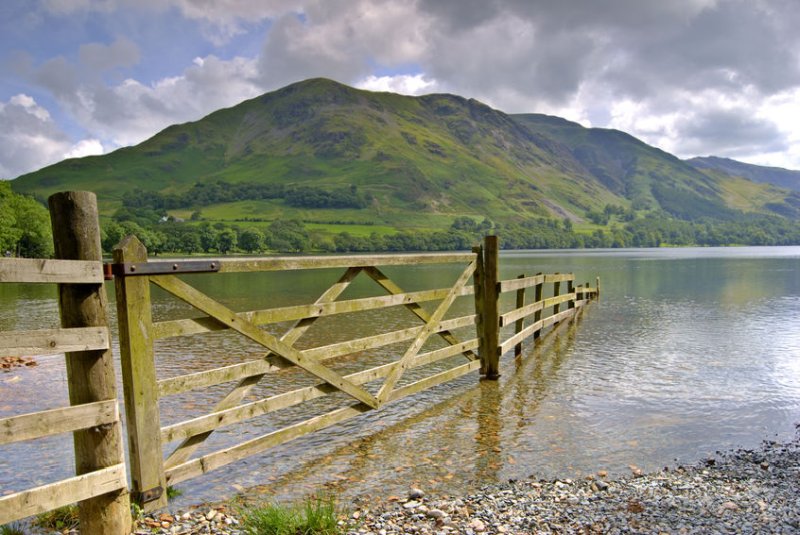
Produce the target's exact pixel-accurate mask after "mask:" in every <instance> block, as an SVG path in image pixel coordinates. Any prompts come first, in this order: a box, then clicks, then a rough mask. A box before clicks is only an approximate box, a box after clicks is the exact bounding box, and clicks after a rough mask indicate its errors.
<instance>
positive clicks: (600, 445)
mask: <svg viewBox="0 0 800 535" xmlns="http://www.w3.org/2000/svg"><path fill="white" fill-rule="evenodd" d="M387 271H391V275H392V277H393V278H396V280H397V281H398V282H399V283H400V284H401V285H402V286H404V287H405V288H407V289H410V290H413V289H419V288H428V287H434V286H437V285H438V286H442V285H447V284H448V283H449V282H450V281H452V280H453V279H454V278H455V277H456V276H457V268H446V267H441V266H425V267H418V268H412V269H408V268H405V270H404V269H400V268H396V269H393V270H389V269H387ZM536 272H574V273H575V274H576V276H577V280H578V281H592V284H594V282H593V281H594V278H595V276H599V277H600V278H601V281H602V297H601V299H600V301H599V302H597V303H593V304H591V305H590V306H589V307H588V308H587V309H586V310H585V312H584V313H583V315H582V316H581V318H580V319H579V321H578V322H577V324H568V325H562V326H561V327H560V328H559V329H558V330H557V331H556V332H554V333H552V334H551V335H549V336H547V337H546V338H545V339H544V340H543V341H542V343H541V344H539V345H538V346H537V347H536V348H534V347H533V345H532V344H531V343H528V344H527V345H526V347H525V352H524V357H525V358H524V359H523V360H521V361H515V360H514V359H513V357H510V356H508V355H507V356H506V357H504V359H503V362H502V368H501V372H502V376H501V377H500V380H499V381H482V382H479V381H478V378H477V376H476V375H468V376H466V377H464V378H462V379H460V380H458V381H456V382H454V383H449V384H446V385H444V386H440V387H438V388H436V389H434V390H432V391H429V392H426V393H423V394H420V395H417V396H412V397H411V398H408V399H405V400H402V401H400V402H398V403H395V404H392V405H389V406H387V407H385V408H383V409H381V410H380V411H377V412H374V413H369V414H366V415H364V416H363V417H359V418H356V419H354V420H350V421H348V422H346V423H345V424H343V425H340V426H336V427H333V428H330V429H327V430H323V431H320V432H317V433H314V434H312V435H309V436H306V437H303V438H301V439H298V440H295V441H293V442H289V443H287V444H285V445H282V446H279V447H277V448H274V449H272V450H268V451H267V452H265V453H263V454H261V455H258V456H255V457H252V458H249V459H247V460H245V461H241V462H238V463H235V464H233V465H230V466H229V467H226V468H223V469H220V470H217V471H215V472H212V473H210V474H208V475H206V476H203V477H201V478H198V479H195V480H191V481H188V482H185V483H182V484H180V485H179V488H180V489H181V490H183V491H184V494H183V496H181V497H179V498H178V499H177V502H176V503H177V505H181V504H190V503H196V502H199V501H203V500H215V499H218V498H222V497H230V496H232V495H234V494H236V493H237V492H239V491H241V490H244V489H251V490H252V491H254V492H255V491H260V492H264V493H266V494H267V495H271V496H276V497H277V498H279V499H284V500H290V499H295V498H299V497H301V496H303V495H304V494H308V493H311V492H334V493H337V494H339V495H341V496H344V497H353V496H356V495H381V496H388V495H391V494H398V495H399V494H403V493H404V492H405V491H406V490H407V489H408V487H410V486H412V485H413V486H420V487H422V488H424V489H426V490H428V491H433V492H440V493H459V492H464V491H467V490H469V489H470V488H473V487H476V486H479V485H481V484H484V483H492V482H499V481H504V480H508V479H518V478H524V477H529V476H533V477H536V478H539V477H542V478H551V477H581V476H584V475H587V474H590V473H595V472H597V471H598V470H606V471H608V472H610V473H612V474H615V473H616V474H623V473H627V472H629V471H630V466H631V465H633V466H636V467H639V468H641V469H644V470H653V469H659V468H661V467H663V466H674V465H676V464H680V463H691V462H694V461H697V460H700V459H702V458H704V457H707V456H709V455H713V453H714V452H715V451H716V450H723V449H730V448H734V447H755V446H757V445H758V444H759V443H760V442H761V441H762V440H787V439H790V438H792V437H793V436H794V433H795V424H796V423H797V422H800V248H798V247H778V248H721V249H715V248H712V249H708V248H705V249H691V248H687V249H652V250H650V249H643V250H613V251H611V250H591V251H544V252H531V251H522V252H508V253H503V254H502V255H501V276H502V278H513V277H516V276H517V275H519V274H522V273H525V274H528V275H531V274H534V273H536ZM337 276H338V273H335V272H330V273H328V272H324V273H315V272H303V273H294V274H289V275H281V276H276V275H272V277H273V278H266V279H264V278H258V277H263V276H262V275H251V274H248V275H216V276H195V278H194V279H192V282H193V283H195V284H197V285H198V286H200V287H201V288H202V289H204V290H205V291H208V293H209V294H211V295H217V296H220V297H221V296H225V297H224V298H222V300H223V301H225V302H226V304H228V305H229V306H231V307H232V308H235V309H236V310H248V309H253V308H266V307H270V306H281V305H286V304H292V303H305V302H310V301H311V300H313V299H315V298H316V297H317V296H318V295H319V293H320V292H321V291H323V290H324V289H325V288H326V287H327V285H328V284H330V283H331V282H333V280H335V278H336V277H337ZM368 286H369V285H368V284H366V283H364V284H356V285H355V286H354V288H352V290H348V292H349V293H348V295H347V296H349V297H352V296H356V295H366V294H367V293H368V292H369V289H368ZM111 293H112V294H113V291H112V292H111ZM259 295H260V296H261V298H260V300H259V298H258V296H259ZM264 296H266V302H265V299H264ZM509 297H511V298H513V296H509ZM153 300H154V314H155V315H156V317H159V318H165V317H176V316H177V317H186V316H188V315H190V314H191V312H190V311H189V310H188V307H186V306H184V305H181V304H179V303H176V302H175V301H174V300H171V299H169V298H168V297H166V296H165V295H163V294H161V293H158V292H156V293H154V297H153ZM256 301H258V302H256ZM469 308H470V303H469V299H468V298H465V299H462V300H461V302H460V303H458V306H457V311H456V312H455V313H458V312H461V313H468V312H469ZM402 312H403V311H402V310H400V311H390V312H384V313H383V314H384V315H382V316H379V317H378V318H375V317H374V316H373V317H372V319H370V320H368V321H367V320H363V319H362V320H356V319H354V318H352V317H344V318H338V319H332V318H331V319H330V321H326V322H320V324H319V325H315V326H314V329H312V330H310V331H309V333H308V335H309V336H308V338H307V339H306V337H304V338H303V339H302V340H303V341H304V343H305V344H307V345H308V346H313V345H320V344H321V343H330V342H334V341H337V340H343V339H347V338H351V337H353V336H365V335H367V334H370V332H367V331H369V330H370V329H373V330H374V331H373V332H379V331H381V330H382V331H388V330H393V329H395V328H402V327H405V326H411V325H413V323H403V321H406V319H407V318H405V317H404V316H402ZM57 323H58V321H57V305H56V302H55V289H54V288H53V287H50V286H32V285H8V284H5V285H0V329H1V330H8V329H34V328H45V327H50V326H53V327H55V326H57ZM276 332H280V328H277V327H276ZM461 335H462V338H467V337H468V333H463V332H462V333H461ZM194 338H197V340H191V339H189V338H175V339H171V340H166V341H163V342H161V343H160V344H159V347H158V358H159V362H158V367H159V373H160V374H161V375H162V376H164V377H169V376H172V375H176V374H179V373H186V372H187V371H195V370H198V369H204V368H210V367H216V366H220V365H223V364H227V363H233V362H240V361H242V360H247V359H249V358H253V356H252V351H253V350H254V349H255V348H254V347H253V346H252V345H248V344H244V343H242V342H241V339H240V337H236V336H232V335H230V334H223V333H213V334H210V335H205V336H203V337H194ZM190 340H191V341H190ZM115 351H117V348H116V347H115ZM393 351H394V352H395V353H394V354H393V353H392V352H393ZM396 351H397V346H394V347H393V348H392V347H390V348H387V349H386V350H385V351H384V352H378V353H376V354H374V355H371V358H373V359H374V361H376V362H383V361H387V360H389V359H391V358H396V356H397V355H396ZM38 361H39V365H38V366H37V367H35V368H30V369H23V370H14V371H11V372H8V373H4V374H0V416H8V415H12V414H19V413H23V412H29V411H33V410H39V409H43V408H51V407H57V406H60V405H63V404H66V399H67V396H66V375H65V371H64V366H63V358H61V357H42V358H39V359H38ZM352 365H354V364H353V363H352V362H343V363H341V364H339V365H338V366H339V368H337V369H340V370H346V369H348V366H352ZM287 377H288V379H286V380H288V381H290V382H293V384H302V380H303V379H302V378H300V376H298V378H293V376H287ZM275 388H277V387H276V386H275V385H274V384H265V385H264V386H263V387H259V389H257V391H256V395H265V394H266V393H269V392H272V391H274V389H275ZM226 391H227V389H226V388H225V387H224V386H221V387H214V388H211V389H207V390H205V391H203V392H200V393H196V394H194V396H195V397H180V396H175V398H176V399H167V400H164V401H163V402H162V413H163V415H162V424H166V423H170V422H173V421H178V420H181V419H184V418H185V417H187V416H193V415H197V414H202V413H203V412H204V410H206V409H207V408H208V405H209V404H213V402H215V401H216V400H218V399H219V398H220V397H221V396H222V395H224V393H225V392H226ZM305 417H307V415H304V414H303V413H302V410H300V411H293V412H289V413H288V414H280V415H276V416H275V417H274V418H271V419H270V418H263V419H259V420H255V421H252V422H249V423H248V424H247V425H244V426H238V427H232V428H230V429H225V430H223V432H220V433H218V434H215V435H216V436H215V438H214V440H215V441H216V442H214V443H212V445H211V446H209V447H210V448H213V447H215V446H216V447H220V445H225V444H232V443H236V442H240V441H241V440H246V439H248V438H252V437H254V436H258V435H260V434H263V433H264V432H267V431H269V430H271V429H274V428H275V427H278V426H280V425H284V424H285V423H287V422H290V421H297V419H298V418H299V419H303V418H305ZM65 444H69V438H68V437H63V436H62V437H55V438H48V439H43V440H38V441H35V442H30V443H23V444H19V445H12V446H5V447H3V450H2V451H3V454H2V456H0V493H7V492H11V491H14V490H19V489H21V488H25V487H26V486H31V485H37V484H43V483H47V482H50V481H53V480H55V479H58V478H60V477H66V476H69V475H70V473H71V471H72V470H73V466H72V462H71V460H70V456H69V455H64V453H63V451H64V446H65ZM253 487H255V488H253Z"/></svg>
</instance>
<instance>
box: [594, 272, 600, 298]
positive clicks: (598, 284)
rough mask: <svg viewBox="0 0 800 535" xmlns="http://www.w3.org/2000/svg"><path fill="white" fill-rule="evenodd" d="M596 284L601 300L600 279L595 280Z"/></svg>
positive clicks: (598, 296)
mask: <svg viewBox="0 0 800 535" xmlns="http://www.w3.org/2000/svg"><path fill="white" fill-rule="evenodd" d="M595 284H596V288H597V299H600V277H597V278H596V279H595Z"/></svg>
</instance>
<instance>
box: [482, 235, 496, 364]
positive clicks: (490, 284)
mask: <svg viewBox="0 0 800 535" xmlns="http://www.w3.org/2000/svg"><path fill="white" fill-rule="evenodd" d="M498 260H499V248H498V242H497V236H486V237H485V238H484V239H483V318H482V319H483V338H484V339H485V342H484V347H482V348H481V374H482V375H483V376H484V377H485V378H486V379H497V378H498V377H500V310H499V298H500V294H499V292H498V291H497V290H498V289H497V283H498V277H497V276H498V267H499V266H498Z"/></svg>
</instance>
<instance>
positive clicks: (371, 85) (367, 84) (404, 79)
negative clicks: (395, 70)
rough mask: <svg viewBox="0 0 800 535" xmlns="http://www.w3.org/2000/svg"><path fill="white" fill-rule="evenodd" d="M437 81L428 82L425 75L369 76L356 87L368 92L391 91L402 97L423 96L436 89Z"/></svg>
mask: <svg viewBox="0 0 800 535" xmlns="http://www.w3.org/2000/svg"><path fill="white" fill-rule="evenodd" d="M436 85H437V84H436V81H434V80H426V79H425V75H423V74H399V75H395V76H367V77H366V78H364V79H363V80H361V81H360V82H357V83H356V84H355V87H358V88H360V89H366V90H368V91H389V92H392V93H400V94H401V95H422V94H424V93H431V92H432V91H434V90H435V88H436Z"/></svg>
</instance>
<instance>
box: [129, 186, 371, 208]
mask: <svg viewBox="0 0 800 535" xmlns="http://www.w3.org/2000/svg"><path fill="white" fill-rule="evenodd" d="M267 199H282V200H283V202H284V203H285V204H286V205H288V206H292V207H295V208H366V207H367V206H368V205H369V202H370V201H371V200H372V198H371V196H370V195H369V194H363V193H362V192H360V191H359V190H358V186H356V185H352V184H351V185H350V186H348V187H339V188H331V189H328V190H325V189H320V188H316V187H313V188H312V187H309V186H297V185H289V186H285V185H283V184H264V183H257V182H239V183H231V182H225V181H223V180H218V181H216V182H208V183H201V182H197V183H195V185H194V186H192V187H191V188H190V189H189V191H187V192H186V193H181V194H175V193H159V192H157V191H145V190H141V189H138V188H137V189H134V190H133V191H130V192H127V193H125V194H124V195H123V196H122V206H123V208H125V209H138V208H146V209H151V210H155V211H166V210H174V209H179V208H194V207H202V206H209V205H212V204H218V203H227V202H235V201H247V200H267Z"/></svg>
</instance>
